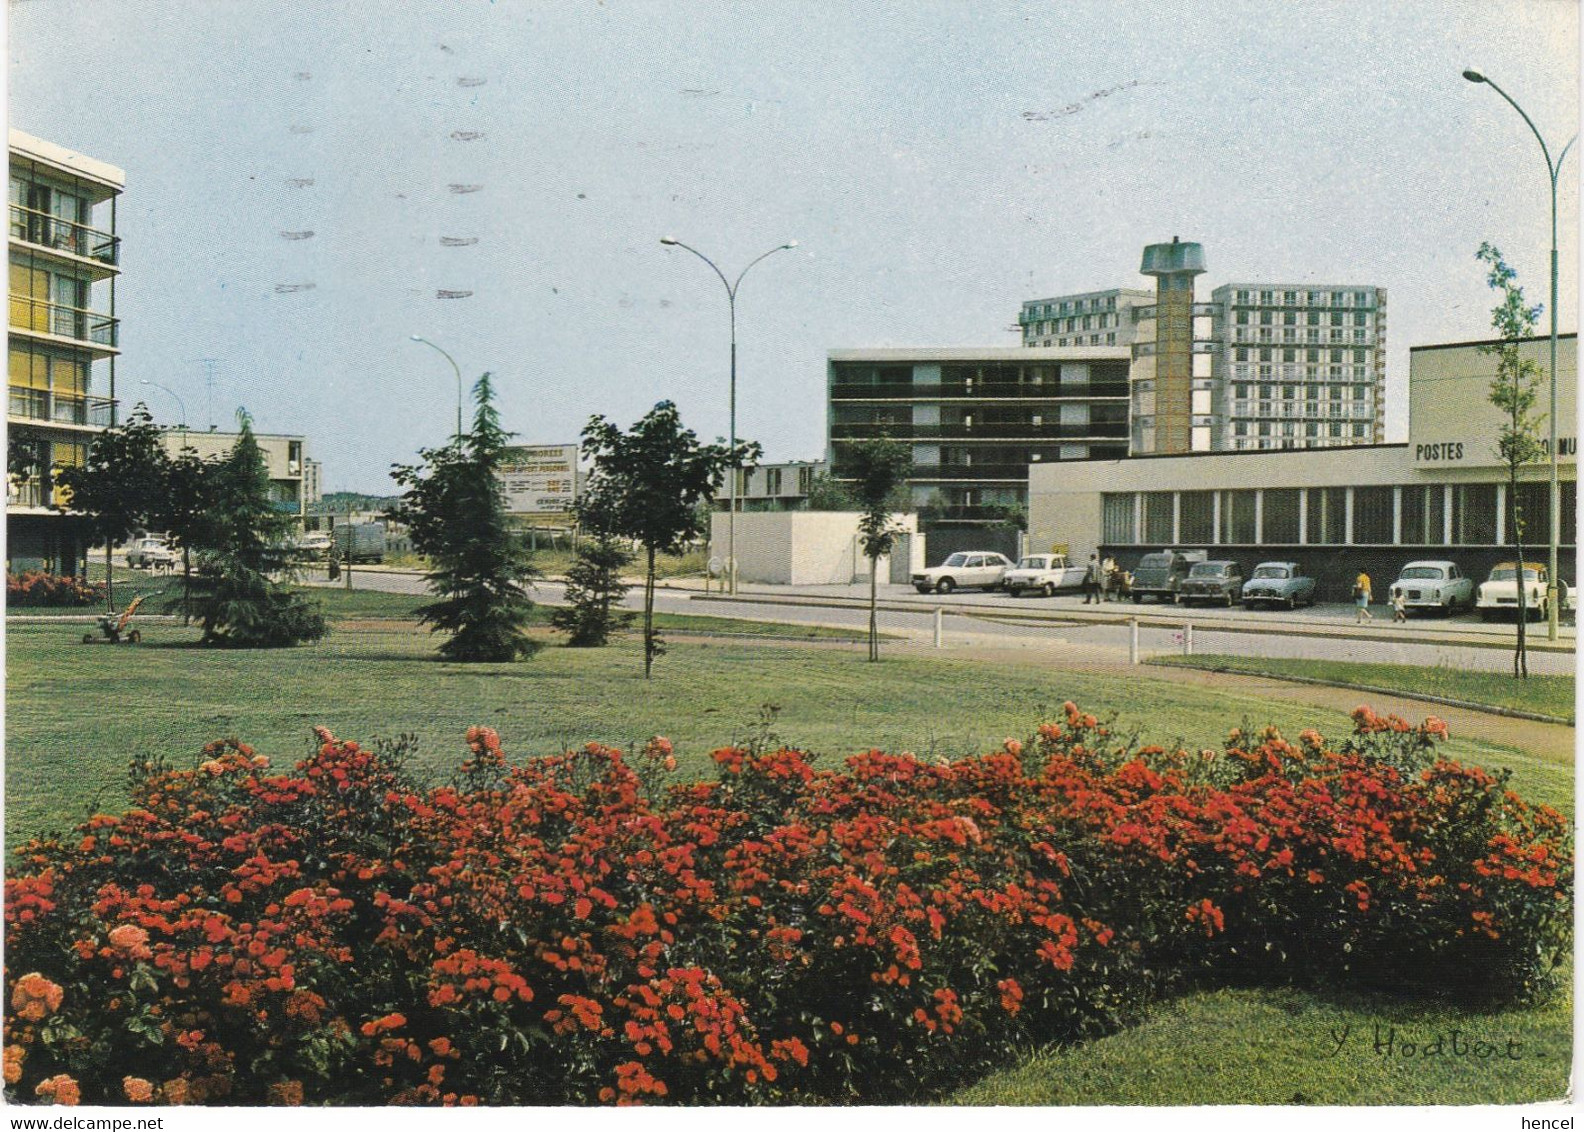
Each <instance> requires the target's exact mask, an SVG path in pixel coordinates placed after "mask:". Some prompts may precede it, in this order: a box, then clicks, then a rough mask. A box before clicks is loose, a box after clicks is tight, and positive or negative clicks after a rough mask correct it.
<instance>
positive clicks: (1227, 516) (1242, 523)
mask: <svg viewBox="0 0 1584 1132" xmlns="http://www.w3.org/2000/svg"><path fill="white" fill-rule="evenodd" d="M1254 498H1255V493H1254V492H1252V491H1223V492H1222V493H1221V539H1220V541H1221V542H1223V543H1242V544H1245V545H1252V544H1254V543H1256V542H1258V541H1259V533H1258V531H1257V530H1256V529H1255V523H1254Z"/></svg>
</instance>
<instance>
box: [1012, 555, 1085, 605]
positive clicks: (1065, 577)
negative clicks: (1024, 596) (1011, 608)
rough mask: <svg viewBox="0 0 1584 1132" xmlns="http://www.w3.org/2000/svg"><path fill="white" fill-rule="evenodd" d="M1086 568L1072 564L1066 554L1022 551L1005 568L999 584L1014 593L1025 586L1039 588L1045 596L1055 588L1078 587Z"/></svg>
mask: <svg viewBox="0 0 1584 1132" xmlns="http://www.w3.org/2000/svg"><path fill="white" fill-rule="evenodd" d="M1085 573H1086V571H1085V568H1084V567H1082V566H1075V565H1073V564H1072V563H1071V562H1069V561H1068V560H1067V556H1066V555H1065V554H1025V555H1024V556H1023V557H1022V558H1020V559H1018V564H1017V565H1016V566H1015V567H1013V568H1012V569H1011V570H1008V571H1007V572H1006V577H1005V578H1004V579H1002V584H1003V585H1004V586H1006V591H1007V593H1009V594H1011V595H1012V596H1013V597H1017V596H1018V594H1020V593H1022V592H1023V591H1024V590H1038V591H1039V592H1040V593H1042V594H1044V595H1045V596H1046V597H1051V596H1053V595H1054V594H1055V593H1056V591H1057V590H1070V589H1077V588H1078V587H1079V586H1081V585H1083V580H1084V574H1085Z"/></svg>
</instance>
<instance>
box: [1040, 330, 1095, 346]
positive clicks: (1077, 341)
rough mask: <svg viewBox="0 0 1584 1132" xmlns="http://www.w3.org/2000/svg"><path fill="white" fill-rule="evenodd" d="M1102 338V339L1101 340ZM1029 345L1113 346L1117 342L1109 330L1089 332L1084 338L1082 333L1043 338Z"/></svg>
mask: <svg viewBox="0 0 1584 1132" xmlns="http://www.w3.org/2000/svg"><path fill="white" fill-rule="evenodd" d="M1102 338H1103V339H1104V340H1103V341H1102ZM1026 344H1027V345H1029V346H1115V345H1116V344H1117V339H1116V331H1114V330H1109V331H1107V332H1106V333H1105V334H1104V335H1100V334H1091V335H1089V337H1088V339H1087V340H1086V339H1085V338H1084V336H1083V335H1082V334H1080V335H1077V336H1076V337H1074V338H1056V339H1051V338H1045V339H1042V340H1041V341H1039V342H1033V341H1030V342H1028V343H1026Z"/></svg>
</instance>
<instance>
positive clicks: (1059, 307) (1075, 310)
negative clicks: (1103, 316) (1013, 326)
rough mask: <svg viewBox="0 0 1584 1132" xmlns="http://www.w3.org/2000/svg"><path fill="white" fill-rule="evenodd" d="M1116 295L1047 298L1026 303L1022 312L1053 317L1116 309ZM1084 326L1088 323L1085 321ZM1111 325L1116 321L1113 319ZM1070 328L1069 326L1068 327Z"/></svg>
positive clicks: (1033, 316) (1040, 316) (1035, 315)
mask: <svg viewBox="0 0 1584 1132" xmlns="http://www.w3.org/2000/svg"><path fill="white" fill-rule="evenodd" d="M1116 301H1117V297H1116V296H1115V295H1095V296H1093V297H1092V298H1087V299H1049V300H1047V301H1045V302H1041V303H1027V304H1025V305H1024V307H1023V310H1024V313H1025V314H1027V315H1028V317H1029V318H1054V317H1055V316H1057V315H1069V314H1085V313H1087V312H1095V311H1114V310H1116ZM1084 325H1085V326H1087V325H1088V323H1087V322H1086V323H1085V324H1084ZM1111 325H1112V326H1115V325H1116V323H1115V322H1114V321H1113V322H1112V323H1111ZM1068 329H1069V330H1071V329H1072V328H1071V327H1068Z"/></svg>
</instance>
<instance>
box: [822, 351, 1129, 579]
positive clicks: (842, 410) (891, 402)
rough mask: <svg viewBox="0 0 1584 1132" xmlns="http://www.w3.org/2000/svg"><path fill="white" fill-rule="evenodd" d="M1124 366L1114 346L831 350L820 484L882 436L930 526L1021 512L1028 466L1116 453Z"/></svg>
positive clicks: (1123, 410) (1122, 422)
mask: <svg viewBox="0 0 1584 1132" xmlns="http://www.w3.org/2000/svg"><path fill="white" fill-rule="evenodd" d="M1108 333H1109V331H1108ZM1130 364H1131V351H1130V350H1129V349H1128V347H1126V346H1088V345H1086V346H1081V347H1080V346H1067V347H1060V346H1051V347H1045V346H1038V347H1017V346H1013V347H999V348H998V347H979V348H958V347H953V348H927V349H871V350H832V351H830V353H829V355H828V397H827V417H826V438H827V459H828V461H829V463H830V466H831V474H832V475H833V476H835V477H836V478H837V479H842V478H844V476H845V475H846V468H847V464H848V459H849V455H848V454H849V453H850V452H851V450H852V446H853V445H854V444H856V443H858V442H860V441H863V440H869V439H873V438H875V437H878V436H881V435H885V436H889V437H891V438H892V439H894V440H900V441H904V442H905V443H907V444H908V445H909V446H910V447H911V448H912V450H913V474H912V477H911V479H910V481H909V489H910V491H911V493H912V502H913V506H914V507H915V508H919V509H923V510H924V511H925V514H926V515H927V516H928V517H929V518H930V519H932V520H942V519H948V520H967V521H986V520H988V521H995V520H997V519H1001V518H1004V517H1005V515H1006V513H1007V508H1022V507H1024V506H1025V505H1026V504H1027V501H1028V479H1029V468H1030V467H1031V466H1032V465H1038V464H1051V463H1056V462H1058V461H1064V460H1088V459H1098V458H1111V459H1114V458H1117V457H1121V456H1125V455H1127V450H1128V372H1129V366H1130ZM932 553H933V552H932Z"/></svg>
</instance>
